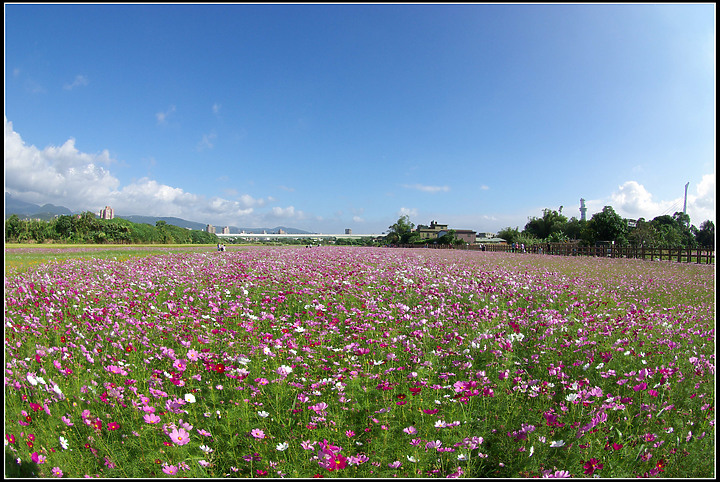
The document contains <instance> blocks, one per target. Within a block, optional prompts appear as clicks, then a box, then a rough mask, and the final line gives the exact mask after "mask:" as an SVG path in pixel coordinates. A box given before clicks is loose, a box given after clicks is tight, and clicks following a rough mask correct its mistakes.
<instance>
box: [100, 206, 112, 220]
mask: <svg viewBox="0 0 720 482" xmlns="http://www.w3.org/2000/svg"><path fill="white" fill-rule="evenodd" d="M114 217H115V213H114V212H113V208H111V207H110V206H105V209H103V210H101V211H100V219H113V218H114Z"/></svg>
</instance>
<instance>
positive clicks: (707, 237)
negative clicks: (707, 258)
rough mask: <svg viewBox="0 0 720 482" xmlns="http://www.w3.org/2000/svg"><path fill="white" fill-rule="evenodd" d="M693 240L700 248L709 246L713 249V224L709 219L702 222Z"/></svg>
mask: <svg viewBox="0 0 720 482" xmlns="http://www.w3.org/2000/svg"><path fill="white" fill-rule="evenodd" d="M695 239H696V240H697V243H698V244H699V245H700V246H709V247H711V248H713V249H715V223H713V222H712V221H710V220H709V219H708V220H706V221H703V222H702V224H701V225H700V229H699V230H698V232H697V235H696V236H695Z"/></svg>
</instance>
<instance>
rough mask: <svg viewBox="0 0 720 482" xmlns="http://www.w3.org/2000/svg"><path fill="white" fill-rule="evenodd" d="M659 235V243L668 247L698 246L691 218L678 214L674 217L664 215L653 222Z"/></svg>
mask: <svg viewBox="0 0 720 482" xmlns="http://www.w3.org/2000/svg"><path fill="white" fill-rule="evenodd" d="M651 223H652V225H653V227H654V228H655V230H656V231H657V233H658V237H659V243H660V244H661V245H662V246H668V247H673V248H675V247H686V248H693V247H695V246H696V245H697V241H696V240H695V236H694V235H693V232H692V229H691V227H690V216H688V215H687V214H685V213H682V212H676V213H675V214H673V215H672V216H670V215H668V214H664V215H662V216H657V217H655V218H654V219H653V220H652V221H651Z"/></svg>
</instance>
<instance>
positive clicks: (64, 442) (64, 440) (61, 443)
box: [60, 435, 70, 450]
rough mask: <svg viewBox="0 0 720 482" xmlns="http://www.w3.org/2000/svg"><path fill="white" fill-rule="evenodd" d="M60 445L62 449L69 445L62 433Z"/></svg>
mask: <svg viewBox="0 0 720 482" xmlns="http://www.w3.org/2000/svg"><path fill="white" fill-rule="evenodd" d="M60 446H61V447H62V448H63V450H67V448H68V447H69V446H70V444H69V443H68V440H67V439H66V438H65V437H63V436H62V435H61V436H60Z"/></svg>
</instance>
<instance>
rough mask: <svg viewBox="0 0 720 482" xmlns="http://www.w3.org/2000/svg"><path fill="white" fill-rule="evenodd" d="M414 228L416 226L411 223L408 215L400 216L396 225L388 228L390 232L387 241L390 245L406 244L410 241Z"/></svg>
mask: <svg viewBox="0 0 720 482" xmlns="http://www.w3.org/2000/svg"><path fill="white" fill-rule="evenodd" d="M414 227H415V225H414V224H413V223H411V222H410V216H408V215H407V214H405V215H403V216H400V218H399V219H398V220H397V222H396V223H395V224H393V225H391V226H388V229H389V230H390V231H389V232H388V234H387V236H386V239H387V241H388V242H389V243H400V244H405V243H407V242H408V240H409V239H410V236H411V235H412V230H413V228H414Z"/></svg>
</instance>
